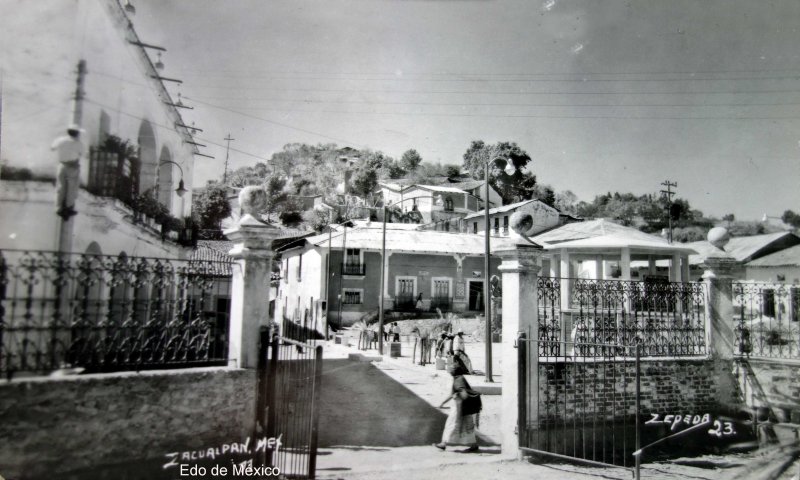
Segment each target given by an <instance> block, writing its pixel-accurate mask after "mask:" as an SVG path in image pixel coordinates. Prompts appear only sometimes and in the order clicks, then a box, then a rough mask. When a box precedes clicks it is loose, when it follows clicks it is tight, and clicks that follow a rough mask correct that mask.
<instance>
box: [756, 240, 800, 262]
mask: <svg viewBox="0 0 800 480" xmlns="http://www.w3.org/2000/svg"><path fill="white" fill-rule="evenodd" d="M746 266H748V267H800V245H795V246H794V247H789V248H787V249H784V250H781V251H779V252H775V253H770V254H769V255H765V256H763V257H761V258H757V259H755V260H751V261H749V262H747V264H746Z"/></svg>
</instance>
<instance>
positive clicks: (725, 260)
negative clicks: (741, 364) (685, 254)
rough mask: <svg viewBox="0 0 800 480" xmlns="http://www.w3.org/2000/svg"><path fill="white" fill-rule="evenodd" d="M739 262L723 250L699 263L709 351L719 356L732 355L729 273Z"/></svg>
mask: <svg viewBox="0 0 800 480" xmlns="http://www.w3.org/2000/svg"><path fill="white" fill-rule="evenodd" d="M739 263H740V262H738V261H736V259H734V258H733V257H731V256H730V255H728V254H727V253H725V252H724V251H720V253H719V254H718V255H715V256H709V257H707V258H706V259H705V261H704V262H703V268H704V270H705V273H703V280H704V282H705V285H706V289H707V293H708V297H707V298H708V304H707V305H706V336H707V342H708V346H709V353H711V354H713V355H715V356H718V357H719V358H725V359H730V358H733V354H734V343H735V339H736V337H735V331H734V328H735V325H734V322H733V272H734V270H735V269H736V268H737V267H738V266H739Z"/></svg>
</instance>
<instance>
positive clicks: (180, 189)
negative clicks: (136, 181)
mask: <svg viewBox="0 0 800 480" xmlns="http://www.w3.org/2000/svg"><path fill="white" fill-rule="evenodd" d="M167 163H170V164H172V165H175V166H176V167H178V171H180V172H181V179H180V180H179V181H178V188H176V189H175V193H177V194H178V198H183V196H184V195H185V194H186V192H188V191H189V190H187V189H186V187H185V186H184V183H183V168H181V166H180V165H179V164H178V163H176V162H173V161H172V160H161V161H160V162H158V166H159V167H160V166H161V165H164V164H167ZM158 187H159V185H158V181H156V198H158ZM181 214H183V212H181Z"/></svg>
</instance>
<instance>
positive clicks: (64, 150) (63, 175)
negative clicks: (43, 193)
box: [50, 123, 83, 221]
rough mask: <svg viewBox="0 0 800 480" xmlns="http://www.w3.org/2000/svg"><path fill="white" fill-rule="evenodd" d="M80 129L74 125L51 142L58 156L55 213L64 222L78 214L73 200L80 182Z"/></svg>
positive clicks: (81, 151) (81, 150)
mask: <svg viewBox="0 0 800 480" xmlns="http://www.w3.org/2000/svg"><path fill="white" fill-rule="evenodd" d="M80 132H81V129H80V127H79V126H78V125H76V124H74V123H73V124H70V125H69V126H68V127H67V134H66V135H63V136H61V137H58V138H56V139H55V141H53V145H52V147H50V149H51V150H55V151H56V153H57V155H58V176H57V177H56V178H57V180H56V208H57V210H56V213H57V214H58V215H59V216H60V217H61V218H62V219H64V220H65V221H66V220H69V218H70V217H71V216H73V215H75V214H77V213H78V212H77V211H75V200H76V199H77V198H78V186H79V182H80V160H81V155H83V144H82V143H81V141H80V139H79V138H78V137H79V136H80Z"/></svg>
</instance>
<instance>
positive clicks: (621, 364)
mask: <svg viewBox="0 0 800 480" xmlns="http://www.w3.org/2000/svg"><path fill="white" fill-rule="evenodd" d="M542 343H549V340H548V341H543V340H536V339H533V340H529V339H526V338H525V336H524V334H522V335H521V336H520V338H519V339H517V348H518V364H519V366H520V368H519V377H518V382H519V393H518V395H519V400H518V422H519V424H518V430H519V441H520V447H521V449H522V450H525V451H529V452H533V453H538V454H544V455H548V456H555V457H560V458H568V459H574V460H579V461H581V462H588V463H592V464H599V465H615V466H620V467H628V468H632V467H634V463H635V461H634V457H633V456H632V455H631V454H632V452H634V451H635V450H637V449H638V447H639V445H638V444H637V443H638V440H639V435H638V434H637V427H638V425H639V421H638V412H639V410H640V406H639V400H640V395H639V391H638V388H637V384H638V378H639V375H640V367H639V350H640V349H641V347H640V346H634V345H618V344H585V345H584V346H585V347H590V348H591V355H587V356H573V355H571V354H564V353H562V354H560V355H552V356H549V357H541V356H539V355H536V354H535V352H541V351H542V350H543V349H545V348H547V349H550V348H552V347H551V346H549V345H548V346H547V347H544V346H542V345H541V344H542ZM556 343H557V348H556V350H558V351H560V352H571V351H575V350H577V349H578V347H579V345H578V344H573V343H570V342H556ZM618 353H624V355H621V356H619V355H617V354H618Z"/></svg>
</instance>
